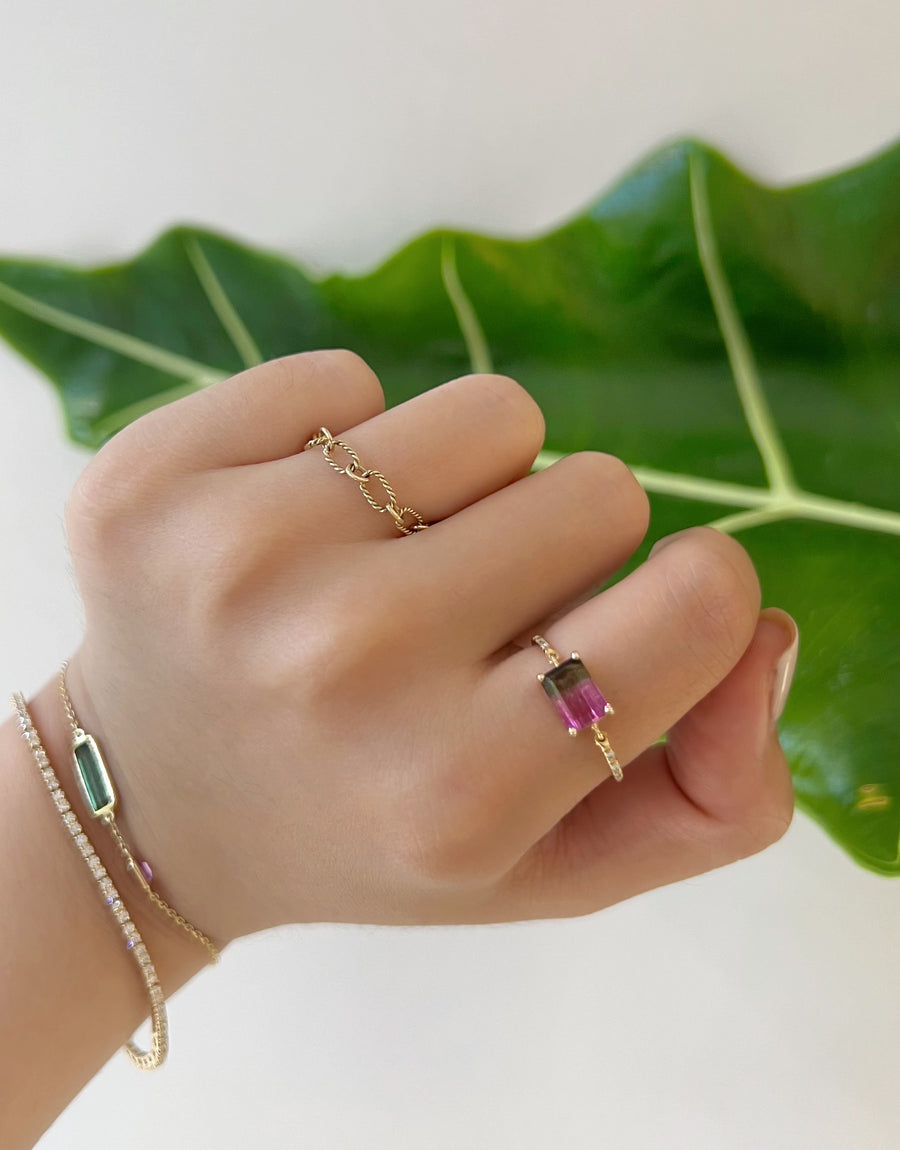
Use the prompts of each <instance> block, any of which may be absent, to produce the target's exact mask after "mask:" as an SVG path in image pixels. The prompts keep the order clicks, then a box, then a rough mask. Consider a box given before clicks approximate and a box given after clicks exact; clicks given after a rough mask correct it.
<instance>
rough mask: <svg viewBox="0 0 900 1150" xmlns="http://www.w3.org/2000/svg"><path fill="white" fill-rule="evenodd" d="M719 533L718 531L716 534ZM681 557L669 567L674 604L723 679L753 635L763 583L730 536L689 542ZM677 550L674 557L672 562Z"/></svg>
mask: <svg viewBox="0 0 900 1150" xmlns="http://www.w3.org/2000/svg"><path fill="white" fill-rule="evenodd" d="M716 534H718V532H717V533H716ZM679 550H681V551H682V556H681V560H680V562H678V563H674V562H673V563H672V564H671V565H670V567H669V570H668V578H667V589H668V596H669V599H670V603H671V605H672V607H673V608H674V610H675V611H676V612H677V614H678V615H679V617H680V619H681V621H682V623H683V626H684V630H685V632H686V635H687V643H688V645H689V646H690V647H691V648H692V649H693V652H694V654H695V655H696V656H697V658H698V660H699V662H700V663H701V664H702V665H703V666H704V667H705V668H706V669H707V670H708V671H709V672H710V673H711V674H712V675H713V676H714V678H716V679H719V678H721V677H722V676H723V675H725V674H727V672H728V671H730V670H731V668H732V667H733V666H734V664H735V663H736V662H737V660H738V659H739V658H740V656H741V655H742V654H743V652H744V651H745V650H746V647H747V644H748V643H749V642H750V639H751V637H752V635H753V629H754V627H755V624H756V618H757V615H758V612H759V595H760V592H759V582H758V580H757V577H756V573H755V571H754V569H753V565H752V563H751V562H750V558H749V556H748V555H747V553H746V551H744V549H743V547H741V546H740V544H739V543H736V542H735V541H734V540H733V539H730V538H728V537H727V536H720V537H719V540H717V541H712V540H702V539H698V538H696V537H695V539H694V540H693V541H685V542H684V544H682V547H681V548H679ZM676 557H677V552H676V553H674V554H673V555H671V556H670V558H671V559H672V560H674V559H675V558H676Z"/></svg>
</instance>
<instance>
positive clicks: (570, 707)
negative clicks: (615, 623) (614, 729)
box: [541, 657, 612, 731]
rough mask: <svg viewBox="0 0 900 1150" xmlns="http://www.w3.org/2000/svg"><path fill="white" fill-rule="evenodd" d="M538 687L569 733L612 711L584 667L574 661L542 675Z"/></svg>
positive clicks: (573, 659) (577, 659) (567, 661)
mask: <svg viewBox="0 0 900 1150" xmlns="http://www.w3.org/2000/svg"><path fill="white" fill-rule="evenodd" d="M541 686H542V687H543V688H544V690H545V691H546V692H547V695H548V697H549V699H550V701H551V702H552V703H553V705H554V707H556V710H557V712H558V713H559V715H560V718H561V719H562V720H563V722H564V723H565V724H566V726H567V727H568V728H569V729H570V730H576V731H581V730H584V728H585V727H590V726H591V724H593V723H596V722H597V720H598V719H601V718H602V717H603V716H604V715H606V714H608V713H609V711H611V710H612V708H611V707H610V705H609V703H608V702H607V701H606V698H605V696H604V694H603V692H602V691H601V690H600V688H599V687H598V686H597V684H596V683H595V682H594V680H593V679H592V678H591V676H590V674H589V673H588V669H587V667H585V665H584V663H582V661H581V659H579V658H577V657H573V658H570V659H566V660H564V661H563V662H562V663H560V664H559V666H558V667H550V668H549V670H547V671H545V672H544V675H543V678H542V679H541Z"/></svg>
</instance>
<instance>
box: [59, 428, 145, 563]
mask: <svg viewBox="0 0 900 1150" xmlns="http://www.w3.org/2000/svg"><path fill="white" fill-rule="evenodd" d="M133 426H134V425H131V427H128V428H125V430H124V431H120V432H119V434H118V435H116V436H115V437H114V438H113V439H111V440H109V442H108V443H106V444H105V445H104V447H103V448H101V450H100V451H99V452H98V453H97V455H95V456H94V458H93V459H92V460H91V461H90V462H89V463H88V465H87V466H86V467H85V468H84V470H83V471H82V472H81V474H80V475H79V476H78V478H77V479H76V481H75V483H74V485H73V487H72V489H71V491H70V492H69V495H68V498H67V499H66V503H65V510H64V520H65V525H66V535H67V537H68V540H69V544H70V546H71V547H72V548H73V550H78V551H83V550H97V549H100V550H101V551H102V552H104V554H106V553H108V552H109V551H111V550H112V549H114V547H115V546H116V544H117V543H120V542H121V541H123V540H124V538H125V536H126V535H127V533H128V532H127V528H128V521H129V518H130V514H131V512H132V511H133V508H134V505H135V500H136V498H137V493H138V491H139V489H140V485H141V480H142V468H141V463H140V458H139V453H138V452H137V451H129V449H128V445H129V444H130V443H131V442H132V440H133V439H134V434H133V432H132V433H131V434H127V433H128V432H131V429H132V427H133Z"/></svg>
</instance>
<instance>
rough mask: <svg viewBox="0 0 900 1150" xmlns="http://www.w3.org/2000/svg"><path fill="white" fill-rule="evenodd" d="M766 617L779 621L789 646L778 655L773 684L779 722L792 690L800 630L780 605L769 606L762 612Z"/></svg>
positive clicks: (775, 718) (774, 716)
mask: <svg viewBox="0 0 900 1150" xmlns="http://www.w3.org/2000/svg"><path fill="white" fill-rule="evenodd" d="M760 614H761V615H763V616H765V618H766V619H769V620H771V622H773V623H777V624H778V626H779V627H780V628H781V629H782V631H784V634H785V639H786V641H787V646H786V647H785V649H784V651H782V653H781V655H779V657H778V662H777V663H776V664H775V682H774V684H773V686H772V721H773V722H776V723H777V722H778V720H779V719H780V718H781V716H782V714H783V713H784V708H785V706H786V704H787V700H788V694H789V693H790V690H791V683H792V682H793V679H794V671H795V669H796V667H797V652H798V650H799V648H800V630H799V628H798V627H797V624H796V623H795V622H794V620H793V618H792V617H791V616H790V615H789V614H788V613H787V611H782V609H781V608H780V607H767V608H766V609H765V611H762V612H760Z"/></svg>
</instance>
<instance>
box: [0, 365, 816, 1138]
mask: <svg viewBox="0 0 900 1150" xmlns="http://www.w3.org/2000/svg"><path fill="white" fill-rule="evenodd" d="M322 425H325V426H326V427H328V428H329V429H330V430H331V431H332V432H333V433H334V434H335V435H339V436H341V438H346V439H347V440H348V441H349V442H350V443H351V444H352V445H353V446H354V448H355V449H356V450H357V451H358V453H359V455H360V457H361V459H362V463H363V466H366V467H370V468H381V469H383V470H384V472H385V474H386V475H387V476H388V478H389V480H390V481H391V483H392V485H393V487H394V489H395V490H396V491H397V493H398V497H399V498H400V499H401V501H402V502H403V503H406V504H409V505H410V506H412V507H414V508H416V510H417V511H419V512H420V513H421V514H422V515H423V516H424V518H425V519H426V521H428V522H430V523H432V524H433V526H432V527H431V528H430V529H429V530H427V531H423V532H419V533H417V534H414V535H410V536H401V535H400V534H399V533H398V532H397V530H396V528H395V527H394V526H393V523H392V521H391V520H390V518H389V517H388V516H387V515H385V514H382V515H379V514H377V513H376V512H375V511H373V509H372V508H371V507H370V506H369V505H368V504H367V503H366V501H365V500H364V499H363V497H362V495H361V494H360V492H359V490H358V489H357V485H356V483H355V482H351V481H350V479H349V478H347V477H345V476H340V475H337V474H336V473H335V471H334V470H333V469H332V468H330V467H329V466H328V465H327V463H326V462H325V460H324V459H323V458H322V452H321V449H319V448H317V449H315V450H310V451H301V450H300V449H301V448H302V446H303V444H304V443H305V442H306V440H307V439H308V438H309V437H310V436H311V435H313V434H314V433H315V431H316V430H317V429H318V428H319V427H320V426H322ZM543 436H544V423H543V418H542V415H541V412H540V410H539V408H538V407H537V405H536V404H535V402H534V401H533V400H532V399H531V397H530V396H529V395H528V393H527V392H526V391H525V390H524V389H523V388H522V387H520V386H519V384H518V383H516V382H515V381H514V380H512V379H510V378H508V377H506V376H502V375H487V374H483V375H473V376H464V377H461V378H459V379H455V380H451V381H450V382H448V383H446V384H444V385H442V386H440V387H437V388H434V389H433V390H431V391H428V392H426V393H425V394H423V395H420V396H417V397H416V398H414V399H412V400H410V401H409V402H407V403H404V404H402V405H400V406H398V407H396V408H392V409H391V410H389V411H385V410H384V396H383V392H382V389H381V386H380V384H379V381H378V379H377V377H376V376H375V374H374V373H373V372H372V370H371V369H370V368H369V366H368V365H367V364H366V363H365V362H364V361H363V360H362V359H360V358H359V357H358V356H356V355H355V354H353V353H351V352H349V351H345V350H329V351H320V352H307V353H302V354H300V355H295V356H288V357H285V358H283V359H280V360H273V361H271V362H269V363H266V364H263V365H261V366H260V367H257V368H253V369H252V370H250V371H247V372H244V373H242V374H240V375H238V376H235V377H233V378H232V379H229V380H226V381H224V382H223V383H220V384H217V385H215V386H214V387H212V388H209V389H207V390H206V391H203V392H200V393H198V394H196V395H192V396H190V397H188V398H186V399H182V400H179V401H178V402H176V403H173V404H170V405H168V406H167V407H164V408H161V409H159V410H158V411H155V412H152V413H151V414H149V415H147V416H145V417H143V418H142V419H140V420H138V421H137V422H136V423H134V424H132V425H130V426H129V427H127V428H126V429H125V430H124V431H122V432H120V433H119V434H118V435H117V436H115V438H114V439H112V440H111V441H110V442H109V443H107V444H106V445H105V446H104V448H103V449H102V450H101V451H100V452H99V453H98V454H97V455H96V456H95V457H94V458H93V459H92V460H91V462H90V463H89V464H88V466H87V467H86V469H85V471H84V472H83V474H82V476H81V477H80V479H79V481H78V483H77V484H76V486H75V488H74V489H73V492H72V495H71V496H70V498H69V501H68V504H67V508H66V527H67V534H68V540H69V547H70V551H71V556H72V561H73V565H74V570H75V573H76V578H77V580H78V584H79V588H80V591H81V595H82V599H83V602H84V610H85V621H86V627H85V635H84V639H83V642H82V644H81V646H80V647H79V649H78V650H77V651H76V652H75V653H74V655H73V656H72V659H71V666H70V670H69V680H68V681H69V690H70V694H71V697H72V699H73V702H74V704H75V708H76V711H77V713H78V715H79V718H80V720H81V723H82V725H83V726H84V728H85V729H86V730H88V731H90V732H91V733H93V734H94V736H95V737H96V738H97V740H98V742H99V743H100V746H101V747H102V748H103V751H104V754H105V757H106V759H107V762H108V763H109V766H110V770H111V773H112V775H113V778H114V779H115V781H116V784H117V787H118V790H119V792H120V810H121V818H120V825H121V827H122V829H123V832H124V833H125V835H126V838H128V840H129V841H130V842H132V843H133V844H134V845H135V847H136V849H137V850H138V852H139V853H140V854H141V855H142V856H144V857H146V858H148V859H149V860H150V861H151V863H152V865H153V867H154V870H155V872H156V874H157V875H158V876H159V879H158V883H157V885H158V888H159V889H160V891H161V893H162V894H163V895H164V896H165V897H167V898H169V899H170V901H171V902H172V903H173V904H174V905H175V906H176V907H178V909H179V910H181V911H182V913H184V914H185V916H186V917H187V918H188V919H189V920H191V921H194V922H196V923H197V925H199V926H200V927H201V928H202V929H203V930H205V931H206V932H207V933H208V934H209V935H210V936H211V937H212V938H213V939H214V940H215V941H216V942H217V943H218V944H219V945H222V946H224V945H226V944H227V943H228V942H229V941H231V940H232V939H234V938H237V937H239V936H242V935H246V934H250V933H253V932H255V931H258V930H262V929H265V928H267V927H271V926H275V925H278V924H281V923H289V922H313V921H316V922H320V921H324V922H359V923H386V924H418V923H481V922H499V921H513V920H521V919H529V918H557V917H564V916H571V915H583V914H590V913H592V912H594V911H597V910H599V909H601V908H603V907H605V906H608V905H610V904H612V903H615V902H618V901H621V900H622V899H625V898H629V897H631V896H632V895H634V894H637V893H639V892H641V891H645V890H648V889H650V888H653V887H657V886H661V885H663V884H666V883H670V882H674V881H676V880H679V879H682V878H685V877H688V876H690V875H695V874H698V873H701V872H703V871H706V870H709V869H711V868H713V867H718V866H721V865H724V864H726V863H730V862H733V861H735V860H736V859H739V858H742V857H744V856H746V855H749V854H752V853H754V852H755V851H758V850H761V849H763V848H764V847H766V846H767V845H769V844H770V843H772V842H774V841H775V840H776V839H778V838H779V837H780V836H781V835H782V834H783V833H784V831H785V830H786V828H787V826H788V825H789V823H790V820H791V814H792V808H793V802H792V789H791V782H790V775H789V772H788V768H787V765H786V763H785V759H784V755H783V753H782V751H781V748H780V746H779V743H778V734H777V728H776V721H775V715H774V712H773V691H775V687H776V682H777V681H780V680H779V678H778V676H779V671H778V663H779V659H780V658H781V656H782V655H783V654H784V652H785V651H786V649H787V648H788V646H789V645H790V643H791V641H792V639H793V638H794V637H795V634H796V632H795V629H794V625H793V623H792V621H791V620H790V617H789V616H787V615H785V614H784V612H781V611H778V610H772V609H769V610H767V611H764V612H762V613H760V591H759V585H758V581H757V578H756V574H755V572H754V569H753V565H752V563H751V561H750V559H749V557H748V556H747V554H746V552H745V551H744V549H743V548H742V547H741V546H740V545H739V544H738V543H737V542H736V541H734V540H733V539H731V538H729V537H727V536H724V535H721V534H720V533H718V532H716V531H713V530H710V529H707V528H696V529H691V530H689V531H686V532H681V533H679V534H678V535H676V536H672V537H670V538H669V540H668V541H666V543H665V544H664V545H663V546H661V547H659V548H658V549H657V550H656V551H655V552H654V554H653V555H652V556H651V557H650V559H649V560H648V561H647V562H646V563H644V564H643V565H641V566H640V567H639V568H638V569H637V570H636V571H634V572H633V573H632V574H631V575H629V576H628V577H627V578H626V579H624V580H622V581H621V582H619V583H618V584H616V585H615V586H614V587H612V588H610V589H609V590H607V591H605V592H604V593H603V594H602V595H596V594H595V592H596V590H597V589H598V588H599V587H600V586H602V585H603V584H604V583H605V582H606V581H607V580H608V579H609V578H610V576H612V575H613V574H614V573H615V572H616V570H617V569H618V568H619V567H620V566H621V565H622V564H623V563H624V562H625V561H626V560H627V558H628V557H629V556H630V555H631V554H632V552H633V551H634V550H635V548H636V547H637V546H638V545H639V543H640V542H641V540H642V538H643V536H644V534H645V532H646V529H647V523H648V505H647V499H646V496H645V495H644V493H643V491H642V489H641V488H640V486H639V485H638V483H637V482H636V480H635V479H634V477H633V476H632V474H631V472H630V471H629V470H628V468H627V467H626V466H625V465H624V464H623V463H622V462H621V461H620V460H618V459H616V458H615V457H613V456H610V455H605V454H602V453H599V452H579V453H577V454H575V455H572V456H569V457H567V458H565V459H563V460H561V461H560V462H558V463H556V464H554V465H553V466H552V467H550V468H547V469H545V470H543V471H540V472H537V473H535V474H534V475H529V469H530V467H531V465H532V463H533V461H534V459H535V456H536V455H537V452H538V451H539V450H540V448H541V446H542V442H543ZM535 633H540V634H543V635H544V636H545V637H546V638H547V639H548V641H549V642H550V643H551V644H552V645H553V646H554V647H556V648H557V650H559V651H560V652H561V653H562V654H563V655H568V653H569V652H570V651H573V650H578V651H579V652H580V653H581V655H582V657H583V659H584V661H585V663H586V665H587V666H588V668H589V669H590V670H591V672H592V674H593V675H594V677H595V679H596V681H597V682H598V684H599V685H600V686H601V688H602V689H603V691H604V693H605V694H606V695H607V696H608V697H609V698H610V699H611V700H612V701H613V703H614V704H615V708H616V714H615V715H614V716H611V717H609V719H608V721H607V722H606V723H605V728H606V730H607V731H608V733H609V736H610V739H611V741H612V744H613V746H614V748H615V749H616V752H617V754H618V757H619V759H620V761H621V763H622V764H623V766H624V768H625V781H624V782H623V783H621V784H618V783H615V782H614V781H612V780H611V779H610V777H609V772H608V768H607V765H606V762H605V760H604V758H603V756H602V754H601V753H600V752H599V751H598V750H597V748H596V747H594V746H593V744H592V742H591V738H590V734H589V733H585V732H582V733H581V734H580V735H579V736H578V737H577V738H574V739H570V738H569V737H568V736H567V735H566V733H565V730H564V729H563V728H562V725H561V723H560V720H559V717H558V716H557V714H556V713H555V711H554V709H553V708H552V707H551V705H550V704H549V702H548V701H547V700H546V699H545V698H544V696H543V692H542V691H541V689H540V687H539V686H538V685H537V683H536V681H535V676H536V675H537V674H538V673H539V672H541V671H543V670H546V669H547V667H548V663H547V660H546V658H545V656H544V655H543V654H542V653H541V652H540V651H539V650H538V649H537V648H536V647H534V646H532V645H530V637H531V635H533V634H535ZM33 708H34V710H33V714H34V718H35V723H36V725H37V727H38V730H39V731H40V732H41V734H42V736H43V737H44V740H45V743H46V746H47V749H48V753H49V754H50V757H51V761H52V762H54V764H55V765H56V767H57V772H58V774H59V775H60V778H61V781H62V783H63V786H64V787H65V789H66V791H67V793H68V795H69V798H70V801H72V802H73V805H75V806H76V809H78V811H79V817H80V818H81V821H82V823H83V824H84V825H85V829H86V830H87V831H88V833H89V834H90V835H91V838H92V841H93V842H94V845H95V847H96V848H97V849H98V851H99V852H100V853H101V854H102V855H103V857H104V860H105V861H106V863H107V866H108V869H109V870H110V871H111V872H112V873H113V875H114V878H115V879H116V880H117V882H118V885H119V887H120V890H122V892H123V894H124V893H125V892H128V893H129V894H131V898H130V899H129V909H132V911H133V913H134V914H135V916H136V917H137V916H138V914H140V916H141V919H140V921H139V922H138V925H139V926H140V927H142V929H143V930H144V931H145V935H146V939H147V945H148V949H150V952H151V954H152V955H153V956H154V958H155V959H156V960H157V965H158V967H159V970H160V974H161V978H162V982H163V986H164V988H165V989H166V991H167V992H171V991H172V990H173V989H175V987H176V986H179V985H181V984H182V983H183V982H185V981H187V980H188V979H189V978H190V977H192V976H193V975H194V974H196V973H197V971H198V970H199V969H200V968H201V967H202V965H203V961H204V955H203V951H202V950H201V948H200V947H198V946H197V944H196V943H193V942H192V941H191V940H190V939H189V938H187V936H185V935H183V934H181V933H180V932H179V931H178V930H177V928H174V927H173V926H171V924H169V923H168V922H167V921H165V920H163V919H161V917H160V916H157V915H155V913H153V908H152V907H149V905H147V906H146V907H144V906H142V905H141V895H140V892H139V891H138V890H137V888H136V887H135V886H134V882H133V880H132V879H129V877H128V876H127V875H122V874H121V868H119V869H118V870H117V869H116V868H118V867H119V860H118V859H117V858H116V857H115V856H112V857H110V852H109V850H108V847H107V846H106V841H105V836H104V835H102V834H101V833H100V830H99V828H97V827H96V825H90V826H89V825H87V824H88V818H87V815H86V813H84V817H82V814H83V808H81V807H80V805H79V804H80V796H78V795H77V792H76V789H75V785H74V781H73V778H72V770H71V766H70V764H69V761H68V755H67V750H66V729H65V723H64V719H63V716H62V711H61V706H60V704H59V700H58V696H57V695H56V690H55V685H54V682H53V681H52V680H51V681H49V682H48V685H47V686H46V687H45V688H44V689H43V691H42V692H41V693H40V694H39V695H38V696H37V697H36V698H35V699H34V700H33ZM665 733H668V737H667V740H666V742H665V743H659V742H658V740H659V738H660V736H662V735H663V734H665ZM0 750H2V754H3V757H4V761H5V762H6V763H7V767H8V769H7V770H6V771H5V772H4V782H3V786H4V788H5V790H6V792H7V793H6V794H5V795H4V798H5V800H6V801H5V802H4V803H3V805H2V808H0V818H2V820H3V831H4V833H3V835H2V840H3V842H2V845H0V913H2V917H3V921H4V922H5V923H16V924H18V926H16V927H10V929H9V930H8V932H7V933H6V938H7V939H16V942H15V945H14V946H12V945H11V944H9V943H7V946H6V952H7V953H4V954H3V955H2V956H0V963H2V966H0V970H2V982H0V986H2V989H0V1017H3V1019H4V1042H3V1044H2V1051H3V1052H2V1054H0V1073H2V1077H3V1081H4V1082H5V1083H11V1084H12V1085H13V1087H14V1089H11V1090H10V1091H9V1093H8V1097H10V1098H13V1099H14V1101H13V1102H12V1108H11V1110H10V1108H8V1107H5V1108H4V1109H3V1111H2V1112H0V1143H2V1144H3V1145H4V1146H11V1147H17V1146H29V1145H32V1144H33V1141H34V1140H35V1139H36V1138H37V1137H38V1136H39V1134H40V1133H41V1132H42V1131H43V1130H44V1129H45V1128H46V1126H47V1125H48V1124H49V1123H50V1122H51V1121H52V1120H53V1118H54V1117H55V1116H56V1115H57V1114H58V1113H59V1112H60V1111H61V1110H62V1109H63V1108H64V1106H65V1105H66V1104H67V1102H68V1101H69V1100H70V1099H71V1098H72V1097H73V1096H74V1094H75V1093H77V1091H78V1090H79V1089H80V1088H81V1087H82V1086H83V1085H84V1083H85V1082H86V1081H88V1080H89V1079H90V1077H92V1075H93V1074H94V1073H96V1071H97V1070H98V1069H99V1067H100V1066H101V1065H102V1064H103V1062H104V1061H106V1059H107V1058H109V1057H110V1056H111V1054H112V1053H113V1052H114V1051H115V1049H116V1048H117V1047H118V1046H119V1045H120V1044H121V1043H122V1042H123V1041H124V1040H125V1038H127V1037H128V1035H129V1034H130V1033H131V1031H132V1030H133V1029H134V1027H135V1026H136V1025H137V1023H138V1022H139V1021H140V1019H141V1018H142V1017H145V1015H146V1005H145V1002H144V999H143V995H142V992H141V987H140V983H139V981H138V979H137V976H136V975H135V973H134V971H133V970H132V969H131V967H130V964H129V963H128V962H127V961H126V960H125V959H123V957H122V952H121V947H120V944H119V943H118V940H117V939H116V936H115V934H114V932H113V931H112V929H111V927H110V926H109V924H108V923H107V921H106V918H105V917H104V916H105V914H106V911H105V908H104V907H103V906H102V904H101V902H100V900H99V897H98V896H97V894H96V891H95V890H93V889H92V887H91V884H90V882H89V880H88V878H87V875H86V871H85V872H84V873H81V872H82V870H83V869H84V868H83V864H82V863H80V861H79V860H78V858H77V855H74V854H73V851H72V848H71V844H70V843H69V842H67V836H65V835H64V833H63V832H62V830H61V828H60V827H59V825H58V815H57V813H56V811H55V809H54V808H53V806H52V804H51V803H50V802H49V801H48V798H47V796H46V794H43V795H42V794H41V790H42V788H43V784H42V782H41V780H40V778H39V777H38V776H37V774H36V770H35V768H34V765H33V763H32V762H31V761H30V758H29V755H28V752H27V748H25V747H24V744H23V743H22V741H21V739H20V737H19V735H18V731H17V729H15V728H14V727H12V726H11V725H10V724H7V725H6V726H5V727H4V728H2V729H0ZM54 824H57V825H54ZM19 926H20V927H21V930H20V929H19ZM23 940H24V941H23ZM63 967H65V972H66V973H65V977H64V978H63V977H60V971H61V970H62V969H63ZM98 972H102V973H103V978H102V979H98ZM48 1050H49V1051H51V1052H52V1053H51V1054H48ZM13 1051H15V1052H16V1053H15V1055H13V1053H12V1052H13ZM15 1087H18V1088H15Z"/></svg>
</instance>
